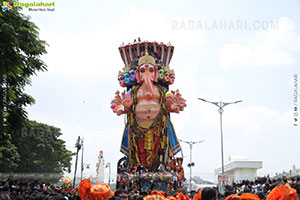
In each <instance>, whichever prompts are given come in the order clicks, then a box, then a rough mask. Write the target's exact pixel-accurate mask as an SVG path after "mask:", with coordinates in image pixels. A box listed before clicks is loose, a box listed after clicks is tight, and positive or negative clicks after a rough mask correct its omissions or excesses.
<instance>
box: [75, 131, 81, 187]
mask: <svg viewBox="0 0 300 200" xmlns="http://www.w3.org/2000/svg"><path fill="white" fill-rule="evenodd" d="M75 147H76V148H77V153H76V162H75V171H74V180H73V187H75V180H76V171H77V160H78V152H79V150H80V149H81V140H80V136H78V139H77V142H76V144H75Z"/></svg>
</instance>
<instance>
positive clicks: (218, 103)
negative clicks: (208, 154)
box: [198, 98, 242, 178]
mask: <svg viewBox="0 0 300 200" xmlns="http://www.w3.org/2000/svg"><path fill="white" fill-rule="evenodd" d="M198 99H199V100H201V101H204V102H207V103H211V104H214V105H215V106H217V107H218V108H219V110H218V112H219V113H220V127H221V156H222V176H223V178H224V153H223V129H222V114H223V112H224V110H223V107H225V106H227V105H230V104H236V103H240V102H242V100H239V101H235V102H222V101H221V98H220V101H219V102H212V101H207V100H205V99H202V98H198Z"/></svg>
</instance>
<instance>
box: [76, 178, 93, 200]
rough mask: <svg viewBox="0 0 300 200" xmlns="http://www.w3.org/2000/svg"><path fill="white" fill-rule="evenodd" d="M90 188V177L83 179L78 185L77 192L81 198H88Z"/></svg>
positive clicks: (87, 199)
mask: <svg viewBox="0 0 300 200" xmlns="http://www.w3.org/2000/svg"><path fill="white" fill-rule="evenodd" d="M90 188H91V178H88V179H83V180H82V181H80V183H79V186H78V193H79V196H80V198H81V199H82V200H90V198H89V192H90Z"/></svg>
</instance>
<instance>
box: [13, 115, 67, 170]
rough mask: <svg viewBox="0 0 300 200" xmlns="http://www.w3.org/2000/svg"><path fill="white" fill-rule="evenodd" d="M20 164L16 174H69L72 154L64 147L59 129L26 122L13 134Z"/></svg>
mask: <svg viewBox="0 0 300 200" xmlns="http://www.w3.org/2000/svg"><path fill="white" fill-rule="evenodd" d="M14 135H15V136H17V137H14V138H13V141H14V144H15V145H16V146H17V147H18V152H19V154H20V156H21V162H20V164H19V166H18V168H17V169H16V172H35V173H39V172H41V173H61V172H63V171H68V172H70V170H71V160H72V152H71V151H68V150H67V149H66V147H65V141H64V140H62V139H59V136H61V135H62V133H61V131H60V129H59V128H56V127H53V126H49V125H46V124H42V123H38V122H35V121H28V122H27V123H26V126H25V127H24V128H23V129H22V130H21V131H20V132H18V133H15V134H14Z"/></svg>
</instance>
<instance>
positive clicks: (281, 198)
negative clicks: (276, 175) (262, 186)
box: [266, 183, 299, 200]
mask: <svg viewBox="0 0 300 200" xmlns="http://www.w3.org/2000/svg"><path fill="white" fill-rule="evenodd" d="M266 200H299V198H298V195H297V191H296V190H295V189H294V188H292V187H291V186H290V185H289V184H288V183H286V184H285V185H278V186H276V187H275V188H273V190H272V191H271V192H270V193H269V194H268V196H267V198H266Z"/></svg>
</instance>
